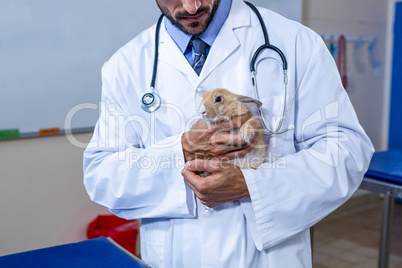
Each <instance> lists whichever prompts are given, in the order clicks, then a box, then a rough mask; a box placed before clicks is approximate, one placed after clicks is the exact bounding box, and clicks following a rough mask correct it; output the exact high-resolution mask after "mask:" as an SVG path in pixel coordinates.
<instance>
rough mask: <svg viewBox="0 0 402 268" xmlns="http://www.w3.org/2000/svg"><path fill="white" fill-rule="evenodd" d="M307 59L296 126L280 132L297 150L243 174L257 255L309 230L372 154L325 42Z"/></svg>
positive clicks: (351, 187)
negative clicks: (247, 190) (282, 132)
mask: <svg viewBox="0 0 402 268" xmlns="http://www.w3.org/2000/svg"><path fill="white" fill-rule="evenodd" d="M307 53H308V52H307ZM306 57H311V58H310V59H309V60H308V61H307V62H308V65H307V67H305V68H304V71H302V72H299V73H298V76H300V79H299V80H298V81H297V87H296V88H297V91H296V94H295V107H294V115H295V116H294V125H295V129H294V132H292V131H289V132H288V133H287V134H282V135H288V136H286V137H287V142H288V143H289V142H290V143H291V141H292V140H293V143H294V144H292V145H291V146H294V153H290V154H287V155H284V156H283V157H281V158H278V159H276V161H274V162H272V163H269V165H264V166H261V167H260V168H259V169H257V170H246V169H245V170H243V174H244V177H245V180H246V183H247V186H248V189H249V192H250V196H251V198H250V200H243V201H241V205H242V208H243V211H244V214H245V216H246V219H247V222H248V226H249V229H250V231H251V234H252V236H253V239H254V242H255V245H256V247H257V248H258V249H259V250H264V249H267V248H269V247H271V246H274V245H276V244H278V243H280V242H282V241H285V240H286V239H288V238H290V237H292V236H293V235H295V234H297V233H299V232H301V231H303V230H306V229H308V228H310V227H311V226H313V225H314V224H316V223H317V222H318V221H320V220H321V219H323V218H324V217H325V216H327V215H328V214H330V213H331V212H332V211H334V210H335V209H336V208H338V207H339V206H340V205H341V204H342V203H344V202H345V201H346V200H347V199H348V198H349V197H350V196H351V195H352V194H353V193H354V192H355V190H356V189H357V188H358V187H359V185H360V183H361V180H362V178H363V175H364V173H365V171H366V170H367V168H368V164H369V162H370V159H371V156H372V153H373V146H372V144H371V142H370V140H369V138H368V137H367V135H366V134H365V133H364V131H363V129H362V127H361V126H360V124H359V122H358V119H357V116H356V114H355V111H354V109H353V107H352V105H351V103H350V101H349V98H348V96H347V94H346V93H345V90H344V89H343V87H342V85H341V81H340V77H339V73H338V70H337V68H336V65H335V64H334V61H333V59H332V57H331V56H330V54H329V53H328V50H327V48H326V47H325V45H324V43H323V42H320V40H318V41H317V42H316V44H315V47H314V49H313V50H312V53H311V55H306ZM298 67H299V71H300V70H302V66H298ZM289 135H290V136H289ZM289 140H290V141H289ZM287 146H289V144H287Z"/></svg>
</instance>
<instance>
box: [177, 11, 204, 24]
mask: <svg viewBox="0 0 402 268" xmlns="http://www.w3.org/2000/svg"><path fill="white" fill-rule="evenodd" d="M203 16H204V13H200V14H198V15H194V16H186V17H182V19H183V20H185V21H187V22H196V21H199V20H201V19H202V17H203Z"/></svg>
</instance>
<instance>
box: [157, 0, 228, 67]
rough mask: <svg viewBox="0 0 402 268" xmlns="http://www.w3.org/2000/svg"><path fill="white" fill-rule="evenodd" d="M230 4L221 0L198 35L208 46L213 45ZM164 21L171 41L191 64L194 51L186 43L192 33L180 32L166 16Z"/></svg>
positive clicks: (226, 0) (225, 0)
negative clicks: (203, 29)
mask: <svg viewBox="0 0 402 268" xmlns="http://www.w3.org/2000/svg"><path fill="white" fill-rule="evenodd" d="M231 6H232V0H221V2H220V4H219V7H218V9H217V10H216V13H215V16H214V18H213V20H212V21H211V23H210V24H209V26H208V28H207V29H206V30H205V32H203V33H202V34H201V35H200V36H199V38H201V39H202V40H203V41H204V42H205V43H207V44H208V45H209V47H211V46H212V45H213V43H214V41H215V39H216V37H217V36H218V33H219V31H220V29H221V28H222V25H223V23H224V22H225V21H226V18H227V17H228V15H229V12H230V7H231ZM164 23H165V27H166V30H167V32H168V33H169V35H170V36H171V37H172V39H173V41H174V42H175V43H176V45H177V46H178V47H179V49H180V51H181V52H182V53H183V55H184V56H185V57H186V59H187V60H188V62H189V63H190V65H193V61H194V51H193V50H192V49H190V48H189V47H188V43H189V42H190V40H191V38H192V35H189V34H186V33H184V32H182V31H181V30H180V29H179V28H177V27H176V26H174V25H173V24H172V22H171V21H170V20H169V19H167V18H166V17H164ZM208 52H209V48H208V49H207V55H208Z"/></svg>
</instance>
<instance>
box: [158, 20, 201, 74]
mask: <svg viewBox="0 0 402 268" xmlns="http://www.w3.org/2000/svg"><path fill="white" fill-rule="evenodd" d="M159 61H163V62H164V63H166V64H168V65H170V66H172V67H174V68H176V69H177V70H179V71H180V72H182V73H184V74H185V75H186V76H188V77H191V78H193V79H195V80H196V79H197V78H198V76H197V74H196V73H195V72H194V70H193V68H192V67H191V65H190V63H189V62H188V61H187V59H186V57H185V56H184V55H183V53H182V52H181V51H180V49H179V48H178V47H177V45H176V43H175V42H174V41H173V39H172V37H170V35H169V33H168V32H167V31H166V29H165V26H164V25H163V24H162V25H161V30H160V41H159ZM158 71H159V70H158Z"/></svg>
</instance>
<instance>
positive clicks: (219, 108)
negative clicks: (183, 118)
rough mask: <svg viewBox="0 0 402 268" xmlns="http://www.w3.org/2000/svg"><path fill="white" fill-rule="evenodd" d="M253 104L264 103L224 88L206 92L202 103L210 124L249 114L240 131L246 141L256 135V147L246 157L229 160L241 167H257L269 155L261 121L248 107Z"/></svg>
mask: <svg viewBox="0 0 402 268" xmlns="http://www.w3.org/2000/svg"><path fill="white" fill-rule="evenodd" d="M252 105H256V106H257V107H260V106H261V105H262V103H261V102H260V101H258V100H256V99H253V98H250V97H246V96H242V95H237V94H234V93H232V92H230V91H228V90H226V89H224V88H218V89H213V90H210V91H208V92H206V93H205V94H204V96H203V98H202V102H201V105H200V111H199V112H200V115H201V116H202V118H203V120H204V121H206V122H207V123H210V124H217V123H222V122H227V121H230V120H231V119H232V118H234V117H236V116H239V115H243V114H246V113H248V114H249V116H250V118H249V119H248V120H247V121H246V122H244V124H243V125H242V126H241V127H240V129H239V132H240V133H241V138H242V140H243V141H245V142H251V141H253V140H254V137H255V138H256V143H255V144H253V145H252V146H254V149H253V150H252V151H251V152H249V153H248V154H247V155H246V156H245V157H242V158H235V159H233V160H230V161H229V162H230V163H232V164H234V165H236V166H238V167H240V168H254V169H256V168H257V167H258V166H259V165H261V164H262V163H263V162H264V159H265V158H266V157H267V145H266V143H265V141H264V133H263V129H262V126H261V123H260V121H259V120H258V119H257V118H255V117H254V116H253V115H252V114H251V112H250V110H249V109H248V108H247V106H252Z"/></svg>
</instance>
